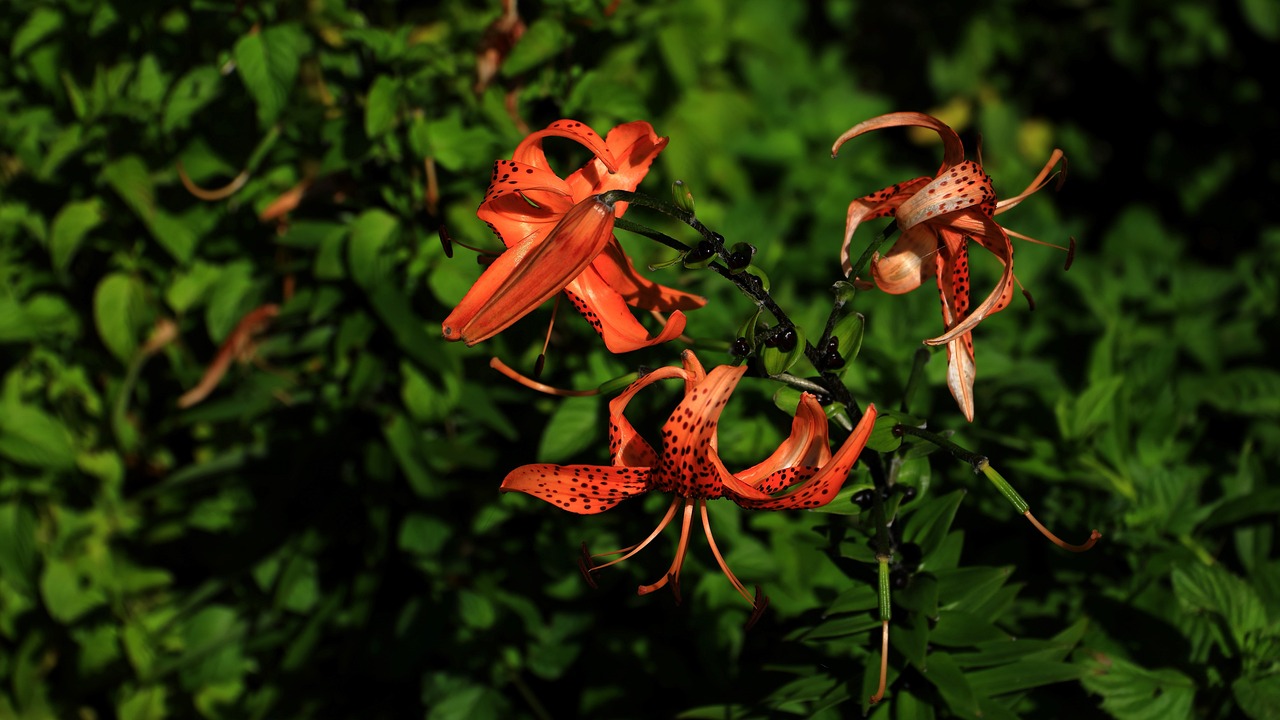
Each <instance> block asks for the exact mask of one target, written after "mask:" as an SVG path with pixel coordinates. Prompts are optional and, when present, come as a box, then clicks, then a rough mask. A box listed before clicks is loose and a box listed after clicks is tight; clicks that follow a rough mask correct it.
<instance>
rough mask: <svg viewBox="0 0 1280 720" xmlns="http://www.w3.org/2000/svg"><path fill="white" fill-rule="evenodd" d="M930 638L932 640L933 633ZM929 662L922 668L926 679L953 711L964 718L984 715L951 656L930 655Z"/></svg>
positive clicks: (976, 697) (971, 688)
mask: <svg viewBox="0 0 1280 720" xmlns="http://www.w3.org/2000/svg"><path fill="white" fill-rule="evenodd" d="M930 637H931V638H932V633H931V634H930ZM927 661H928V665H926V666H925V667H924V668H922V670H923V671H924V677H925V679H926V680H928V681H929V682H931V683H933V686H934V687H936V688H938V692H939V693H941V694H942V699H943V700H945V701H946V702H947V705H950V706H951V709H952V710H954V711H955V712H956V713H957V714H959V715H961V716H964V717H974V716H977V715H981V714H982V710H981V708H979V707H978V696H977V693H975V692H974V690H973V687H972V686H971V685H969V681H968V679H967V678H965V676H964V673H962V672H961V671H960V666H959V665H956V661H955V660H954V659H952V657H951V656H950V655H949V654H947V653H944V652H934V653H929V657H928V658H927Z"/></svg>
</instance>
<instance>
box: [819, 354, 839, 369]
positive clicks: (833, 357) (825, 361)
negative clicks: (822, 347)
mask: <svg viewBox="0 0 1280 720" xmlns="http://www.w3.org/2000/svg"><path fill="white" fill-rule="evenodd" d="M822 367H823V368H825V369H827V370H839V369H840V368H842V367H844V358H843V357H840V352H839V351H837V350H828V351H827V352H826V354H825V355H823V356H822Z"/></svg>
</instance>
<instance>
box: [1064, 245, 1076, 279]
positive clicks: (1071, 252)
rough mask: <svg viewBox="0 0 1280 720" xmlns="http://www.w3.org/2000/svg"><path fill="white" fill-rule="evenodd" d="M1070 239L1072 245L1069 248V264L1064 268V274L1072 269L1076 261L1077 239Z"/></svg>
mask: <svg viewBox="0 0 1280 720" xmlns="http://www.w3.org/2000/svg"><path fill="white" fill-rule="evenodd" d="M1068 239H1069V240H1070V241H1071V244H1070V245H1068V246H1067V262H1066V264H1064V265H1063V266H1062V269H1063V271H1064V272H1065V271H1067V270H1070V269H1071V263H1072V262H1074V261H1075V259H1076V239H1075V238H1068Z"/></svg>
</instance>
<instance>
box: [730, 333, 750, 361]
mask: <svg viewBox="0 0 1280 720" xmlns="http://www.w3.org/2000/svg"><path fill="white" fill-rule="evenodd" d="M729 352H730V353H732V354H733V356H734V357H746V356H748V355H750V354H751V343H749V342H747V339H746V338H742V337H740V338H738V339H737V340H734V341H733V347H730V348H729Z"/></svg>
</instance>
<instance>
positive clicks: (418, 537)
mask: <svg viewBox="0 0 1280 720" xmlns="http://www.w3.org/2000/svg"><path fill="white" fill-rule="evenodd" d="M452 535H453V528H452V527H451V526H449V525H448V524H446V523H445V522H443V521H442V520H440V519H439V518H435V517H432V516H430V515H423V514H422V513H410V514H409V515H408V516H406V517H405V519H404V520H403V521H402V522H401V523H400V534H399V539H398V541H397V545H398V546H399V547H400V549H401V550H407V551H408V552H411V553H415V554H418V555H423V556H426V557H429V558H430V557H438V556H439V554H440V552H441V551H442V550H443V549H444V546H445V543H447V542H448V541H449V538H450V536H452Z"/></svg>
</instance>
